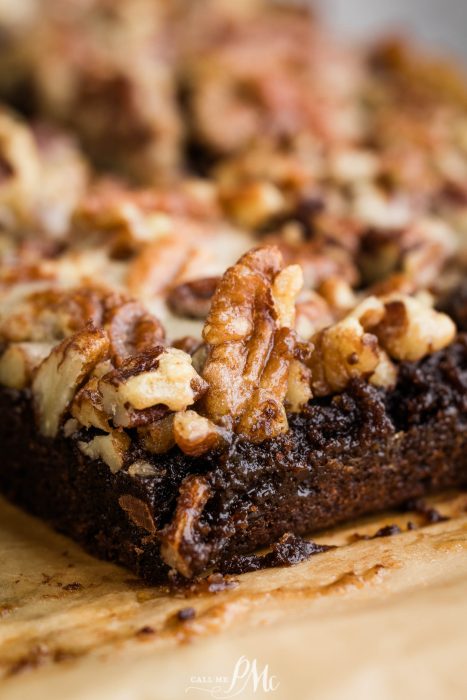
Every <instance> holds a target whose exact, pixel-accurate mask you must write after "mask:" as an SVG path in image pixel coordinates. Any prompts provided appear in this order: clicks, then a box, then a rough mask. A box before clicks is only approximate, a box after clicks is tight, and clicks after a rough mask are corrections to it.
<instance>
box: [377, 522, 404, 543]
mask: <svg viewBox="0 0 467 700" xmlns="http://www.w3.org/2000/svg"><path fill="white" fill-rule="evenodd" d="M401 532H402V530H401V529H400V527H399V525H386V526H385V527H382V528H380V529H379V530H378V531H377V532H375V534H374V535H373V536H372V537H370V539H371V540H375V539H377V538H378V537H392V536H393V535H400V534H401Z"/></svg>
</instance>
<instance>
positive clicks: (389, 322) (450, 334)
mask: <svg viewBox="0 0 467 700" xmlns="http://www.w3.org/2000/svg"><path fill="white" fill-rule="evenodd" d="M383 301H384V311H385V313H384V317H383V319H382V320H381V321H380V322H379V323H378V324H377V325H375V326H374V327H373V328H372V329H371V331H372V333H374V334H375V335H376V336H377V337H378V339H379V341H380V343H381V345H382V346H383V347H384V348H385V350H387V352H388V353H389V355H390V356H391V357H392V358H394V359H395V360H409V361H411V362H414V361H416V360H420V359H422V357H425V355H430V354H431V353H433V352H437V351H438V350H441V349H442V348H445V347H446V346H447V345H449V343H451V342H452V341H453V340H454V337H455V335H456V326H455V325H454V323H453V321H451V319H450V318H449V316H446V314H443V313H440V312H439V311H435V310H434V309H431V308H430V307H427V306H425V305H424V304H423V303H421V302H420V301H418V300H417V299H414V298H413V297H409V296H402V295H391V296H389V297H386V298H385V299H383Z"/></svg>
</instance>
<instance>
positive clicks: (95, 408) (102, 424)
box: [70, 377, 111, 432]
mask: <svg viewBox="0 0 467 700" xmlns="http://www.w3.org/2000/svg"><path fill="white" fill-rule="evenodd" d="M70 413H71V415H72V416H73V418H75V419H76V420H77V421H78V423H79V424H80V425H82V426H84V427H85V428H90V427H94V428H98V429H99V430H104V431H105V432H110V431H111V427H110V423H109V417H108V416H107V415H106V413H105V411H104V407H103V405H102V396H101V394H100V391H99V379H98V377H91V378H90V379H89V380H88V381H87V382H86V384H85V385H84V386H83V387H82V389H80V390H79V391H78V392H77V394H76V396H75V397H74V399H73V401H72V404H71V406H70Z"/></svg>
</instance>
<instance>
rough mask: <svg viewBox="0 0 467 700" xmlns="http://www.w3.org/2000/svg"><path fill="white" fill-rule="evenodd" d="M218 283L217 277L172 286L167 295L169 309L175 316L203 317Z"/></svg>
mask: <svg viewBox="0 0 467 700" xmlns="http://www.w3.org/2000/svg"><path fill="white" fill-rule="evenodd" d="M218 284H219V277H206V278H204V279H199V280H193V281H192V282H185V283H184V284H179V285H178V286H176V287H174V288H173V289H172V290H171V291H170V292H169V295H168V297H167V305H168V307H169V309H170V310H171V311H172V312H173V313H174V314H176V315H177V316H182V317H185V318H200V319H204V318H206V316H207V315H208V313H209V309H210V308H211V299H212V296H213V294H214V292H215V291H216V287H217V285H218Z"/></svg>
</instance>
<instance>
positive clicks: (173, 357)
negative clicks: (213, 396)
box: [99, 346, 206, 426]
mask: <svg viewBox="0 0 467 700" xmlns="http://www.w3.org/2000/svg"><path fill="white" fill-rule="evenodd" d="M99 389H100V391H101V393H102V399H103V406H104V410H105V411H106V413H107V414H108V415H109V416H111V417H112V419H113V422H114V423H115V424H116V425H121V426H129V425H130V424H133V425H135V422H134V421H133V420H132V414H131V412H132V411H134V410H136V411H143V410H147V409H153V408H158V407H163V408H162V409H161V410H162V415H163V414H164V412H166V411H167V409H168V410H170V411H181V410H184V409H186V408H187V406H191V405H192V404H193V403H194V402H195V401H197V399H198V398H199V397H200V396H201V395H202V394H203V393H204V391H205V390H206V384H205V382H204V381H203V380H202V379H201V377H200V376H199V375H198V374H197V372H196V371H195V370H194V368H193V366H192V364H191V357H190V356H189V355H187V354H186V353H184V352H183V351H182V350H177V349H176V348H164V347H162V346H157V347H156V348H154V349H153V350H150V351H149V350H148V351H146V352H144V353H142V354H141V355H137V356H135V357H131V358H129V359H128V360H125V361H124V362H123V363H122V365H121V366H120V368H119V369H116V370H113V371H111V372H109V373H108V374H106V375H104V376H103V377H102V379H100V380H99ZM153 417H155V416H153ZM158 417H161V414H159V416H158Z"/></svg>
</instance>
